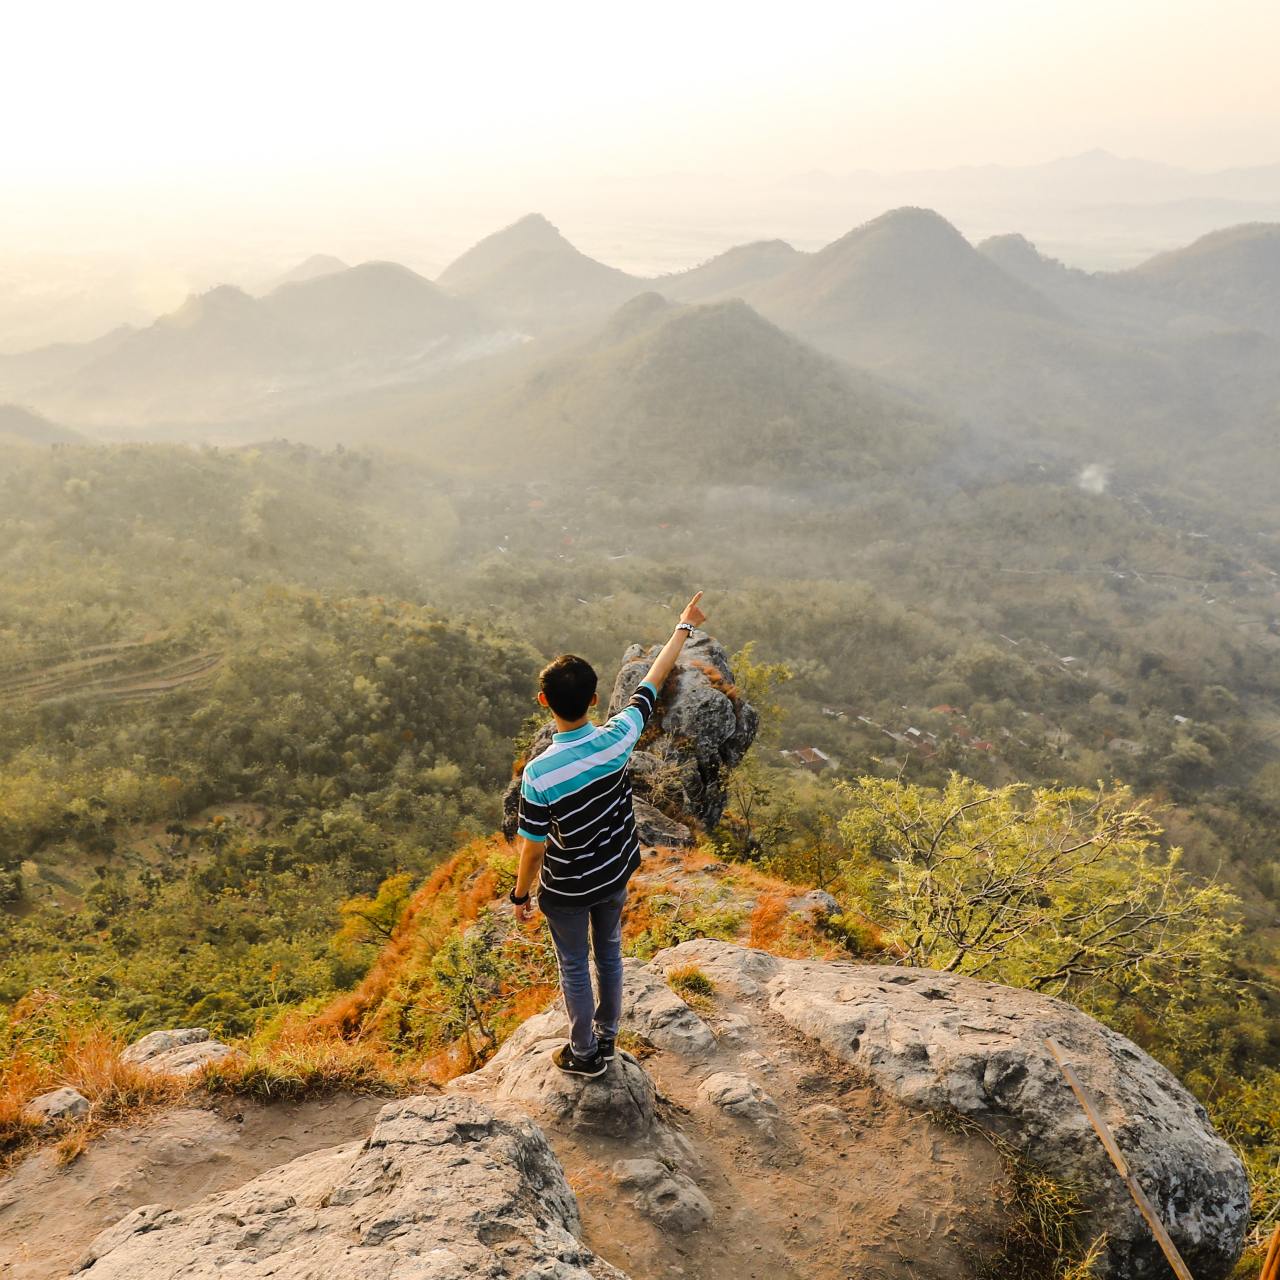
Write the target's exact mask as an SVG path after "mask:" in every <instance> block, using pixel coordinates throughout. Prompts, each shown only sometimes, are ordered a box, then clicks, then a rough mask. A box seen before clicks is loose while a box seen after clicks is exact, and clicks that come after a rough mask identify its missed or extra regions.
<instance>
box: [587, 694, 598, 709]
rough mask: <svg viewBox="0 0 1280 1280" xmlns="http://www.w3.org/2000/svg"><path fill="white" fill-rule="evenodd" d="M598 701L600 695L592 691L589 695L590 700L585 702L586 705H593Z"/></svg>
mask: <svg viewBox="0 0 1280 1280" xmlns="http://www.w3.org/2000/svg"><path fill="white" fill-rule="evenodd" d="M599 701H600V695H599V694H598V693H593V694H592V695H591V701H590V702H588V703H587V706H589V707H594V706H595V705H596V704H597V703H598V702H599Z"/></svg>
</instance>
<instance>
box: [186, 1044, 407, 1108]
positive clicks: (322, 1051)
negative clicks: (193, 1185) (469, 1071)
mask: <svg viewBox="0 0 1280 1280" xmlns="http://www.w3.org/2000/svg"><path fill="white" fill-rule="evenodd" d="M199 1082H200V1084H201V1086H202V1087H203V1088H204V1089H206V1090H208V1092H210V1093H213V1094H236V1095H239V1096H242V1097H250V1098H255V1099H257V1101H259V1102H286V1101H287V1102H294V1101H297V1100H299V1099H302V1098H313V1097H317V1096H320V1095H323V1094H328V1093H366V1094H376V1095H385V1096H387V1097H391V1096H394V1095H396V1094H403V1093H406V1092H409V1091H410V1090H412V1089H413V1088H415V1087H417V1086H419V1085H420V1084H421V1083H422V1076H421V1074H420V1073H419V1072H416V1071H413V1070H411V1069H409V1068H406V1067H405V1066H404V1065H402V1064H399V1063H397V1062H395V1061H394V1060H393V1059H392V1058H391V1056H390V1054H388V1053H387V1052H386V1051H385V1050H384V1049H381V1048H379V1047H377V1046H373V1045H369V1044H365V1043H361V1042H357V1043H354V1044H352V1043H349V1042H347V1041H345V1040H336V1039H333V1038H330V1037H324V1036H318V1035H314V1034H312V1035H311V1036H309V1037H307V1036H303V1035H297V1036H286V1037H285V1038H283V1039H281V1040H277V1041H276V1042H275V1043H272V1044H267V1045H260V1046H253V1045H251V1046H250V1047H249V1049H248V1050H247V1051H246V1052H245V1053H243V1054H237V1055H236V1056H235V1057H233V1058H225V1059H223V1060H222V1061H221V1062H214V1063H211V1064H210V1065H209V1066H207V1067H205V1068H204V1069H203V1070H202V1071H201V1072H200V1076H199Z"/></svg>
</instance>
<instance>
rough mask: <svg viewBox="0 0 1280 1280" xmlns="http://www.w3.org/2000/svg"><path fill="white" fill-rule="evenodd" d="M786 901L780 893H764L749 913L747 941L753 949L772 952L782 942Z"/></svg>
mask: <svg viewBox="0 0 1280 1280" xmlns="http://www.w3.org/2000/svg"><path fill="white" fill-rule="evenodd" d="M788 915H789V912H788V911H787V900H786V899H785V898H784V897H783V896H782V894H780V893H776V892H774V893H764V894H761V895H760V899H759V901H758V902H757V903H756V909H755V910H754V911H753V912H752V913H751V932H750V934H749V935H748V940H749V941H750V943H751V945H752V946H753V947H759V948H760V950H762V951H772V950H773V949H774V948H775V947H777V946H778V945H779V943H781V941H782V936H783V932H784V930H785V929H786V925H787V916H788Z"/></svg>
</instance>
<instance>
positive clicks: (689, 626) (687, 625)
mask: <svg viewBox="0 0 1280 1280" xmlns="http://www.w3.org/2000/svg"><path fill="white" fill-rule="evenodd" d="M676 630H677V631H687V632H688V633H689V634H690V635H693V632H694V626H693V623H692V622H677V623H676Z"/></svg>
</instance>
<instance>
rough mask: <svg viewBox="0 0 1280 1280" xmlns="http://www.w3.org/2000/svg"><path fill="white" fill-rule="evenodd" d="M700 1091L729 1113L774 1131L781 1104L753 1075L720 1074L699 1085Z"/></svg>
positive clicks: (722, 1072) (718, 1072) (769, 1131)
mask: <svg viewBox="0 0 1280 1280" xmlns="http://www.w3.org/2000/svg"><path fill="white" fill-rule="evenodd" d="M698 1092H699V1093H700V1094H701V1095H702V1097H704V1098H705V1099H706V1100H707V1101H708V1102H709V1103H711V1104H712V1106H715V1107H719V1108H720V1110H721V1111H723V1112H725V1113H726V1114H728V1115H731V1116H737V1117H738V1119H740V1120H746V1121H748V1122H750V1123H751V1124H753V1125H755V1126H756V1127H757V1128H759V1129H763V1130H764V1131H765V1132H767V1133H772V1132H773V1126H774V1123H775V1122H776V1121H777V1119H778V1104H777V1103H776V1102H774V1100H773V1099H772V1098H771V1097H769V1095H768V1094H767V1093H765V1091H764V1090H763V1089H762V1088H761V1087H760V1086H759V1085H758V1084H756V1082H755V1081H754V1080H752V1079H751V1078H750V1076H744V1075H738V1074H736V1073H735V1072H732V1071H717V1072H716V1073H715V1074H714V1075H710V1076H708V1077H707V1078H706V1079H705V1080H704V1081H703V1082H702V1083H701V1084H700V1085H699V1086H698Z"/></svg>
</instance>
